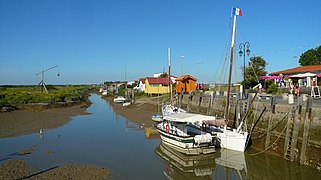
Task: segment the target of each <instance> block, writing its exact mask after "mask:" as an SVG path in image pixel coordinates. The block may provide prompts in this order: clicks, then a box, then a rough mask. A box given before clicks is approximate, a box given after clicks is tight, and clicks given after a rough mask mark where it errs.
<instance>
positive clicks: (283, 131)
mask: <svg viewBox="0 0 321 180" xmlns="http://www.w3.org/2000/svg"><path fill="white" fill-rule="evenodd" d="M288 113H289V112H288ZM285 117H286V116H284V118H285ZM284 118H283V119H284ZM283 119H282V120H283ZM286 128H287V124H286V125H285V127H284V128H283V130H282V132H281V133H280V135H279V136H278V137H277V138H276V140H275V141H274V142H273V143H272V144H271V145H270V146H269V147H267V148H266V149H264V150H263V151H261V152H258V153H253V154H248V155H249V156H255V155H259V154H262V153H264V152H266V151H267V150H269V149H270V148H271V147H272V146H273V144H275V143H276V142H277V141H278V140H279V139H280V137H281V135H282V134H283V132H284V130H285V129H286Z"/></svg>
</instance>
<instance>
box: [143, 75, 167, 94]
mask: <svg viewBox="0 0 321 180" xmlns="http://www.w3.org/2000/svg"><path fill="white" fill-rule="evenodd" d="M169 82H170V81H169V79H168V77H147V78H146V79H145V93H146V94H166V93H169V92H170V86H169V84H170V83H169ZM172 83H173V82H172Z"/></svg>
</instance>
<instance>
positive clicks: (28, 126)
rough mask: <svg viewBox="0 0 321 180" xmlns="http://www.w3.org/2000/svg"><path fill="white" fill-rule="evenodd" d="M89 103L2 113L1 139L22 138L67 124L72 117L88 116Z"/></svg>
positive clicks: (0, 120) (0, 123) (0, 114)
mask: <svg viewBox="0 0 321 180" xmlns="http://www.w3.org/2000/svg"><path fill="white" fill-rule="evenodd" d="M87 106H88V103H85V102H84V103H82V104H78V105H74V106H71V107H61V108H51V109H45V110H42V111H31V110H16V111H12V112H1V113H0V138H6V137H15V136H21V135H24V134H29V133H35V132H39V130H40V129H52V128H57V127H60V126H63V125H65V124H67V123H68V122H69V121H70V120H71V119H72V117H75V116H77V115H84V114H88V113H87V112H86V108H85V107H87Z"/></svg>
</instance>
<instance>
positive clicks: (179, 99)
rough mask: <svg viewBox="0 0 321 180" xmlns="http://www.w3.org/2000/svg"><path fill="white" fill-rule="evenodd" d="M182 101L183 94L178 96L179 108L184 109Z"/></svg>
mask: <svg viewBox="0 0 321 180" xmlns="http://www.w3.org/2000/svg"><path fill="white" fill-rule="evenodd" d="M182 99H183V92H181V94H179V96H178V107H179V108H182Z"/></svg>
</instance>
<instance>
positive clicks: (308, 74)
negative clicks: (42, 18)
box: [302, 72, 317, 77]
mask: <svg viewBox="0 0 321 180" xmlns="http://www.w3.org/2000/svg"><path fill="white" fill-rule="evenodd" d="M316 75H317V74H314V73H310V72H307V73H304V74H302V76H303V77H314V76H316Z"/></svg>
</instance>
